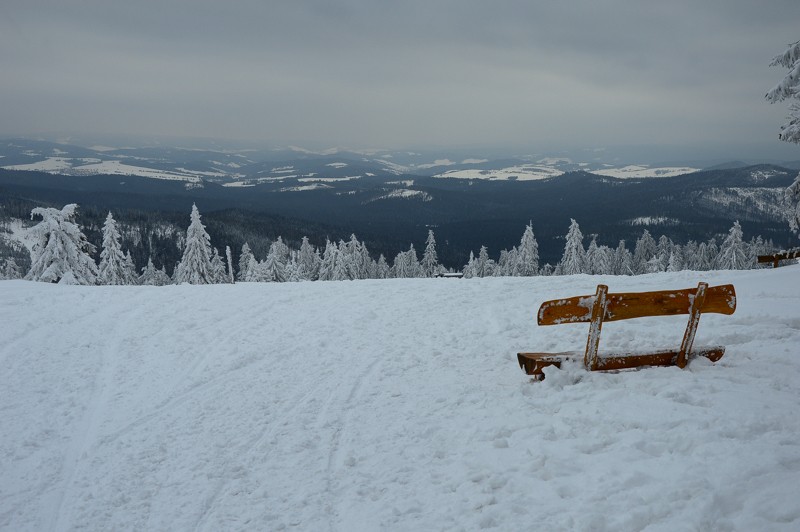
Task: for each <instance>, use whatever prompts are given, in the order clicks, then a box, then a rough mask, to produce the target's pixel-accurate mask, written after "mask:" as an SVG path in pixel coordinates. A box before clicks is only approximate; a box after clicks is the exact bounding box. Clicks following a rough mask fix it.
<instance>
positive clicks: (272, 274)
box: [261, 237, 286, 283]
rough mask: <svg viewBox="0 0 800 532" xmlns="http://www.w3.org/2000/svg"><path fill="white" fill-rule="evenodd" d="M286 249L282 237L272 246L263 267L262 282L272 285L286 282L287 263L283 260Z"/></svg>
mask: <svg viewBox="0 0 800 532" xmlns="http://www.w3.org/2000/svg"><path fill="white" fill-rule="evenodd" d="M284 247H285V245H284V243H283V241H282V240H281V239H280V237H278V240H276V241H275V242H273V243H272V244H271V245H270V247H269V253H268V254H267V258H266V260H265V261H264V263H263V264H262V265H261V268H262V275H263V279H261V280H262V281H266V282H270V283H273V282H274V283H284V282H286V263H285V262H283V261H282V260H281V258H282V256H283V252H284V251H283V248H284Z"/></svg>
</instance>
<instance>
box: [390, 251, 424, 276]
mask: <svg viewBox="0 0 800 532" xmlns="http://www.w3.org/2000/svg"><path fill="white" fill-rule="evenodd" d="M392 269H393V270H394V276H395V277H396V278H398V279H402V278H413V277H420V276H421V275H422V267H421V266H420V265H419V260H418V259H417V251H416V250H415V249H414V244H411V246H410V247H409V248H408V251H401V252H400V253H398V254H397V257H395V259H394V265H393V267H392Z"/></svg>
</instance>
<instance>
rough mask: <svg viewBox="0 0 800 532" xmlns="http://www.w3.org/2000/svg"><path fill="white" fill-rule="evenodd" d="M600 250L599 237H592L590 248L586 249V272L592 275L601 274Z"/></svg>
mask: <svg viewBox="0 0 800 532" xmlns="http://www.w3.org/2000/svg"><path fill="white" fill-rule="evenodd" d="M599 255H600V248H599V247H598V246H597V236H596V235H593V236H592V241H591V242H589V247H588V248H587V249H586V272H585V273H590V274H592V275H596V274H599V273H601V271H600V266H599V265H598V264H597V263H598V261H599V258H600V257H599Z"/></svg>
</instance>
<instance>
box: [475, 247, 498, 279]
mask: <svg viewBox="0 0 800 532" xmlns="http://www.w3.org/2000/svg"><path fill="white" fill-rule="evenodd" d="M473 274H474V276H475V277H491V276H492V275H493V274H494V261H493V260H492V259H490V258H489V251H488V250H487V249H486V246H481V250H480V251H479V252H478V258H477V259H476V260H475V262H474V266H473Z"/></svg>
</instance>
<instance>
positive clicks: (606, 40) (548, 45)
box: [0, 0, 800, 146]
mask: <svg viewBox="0 0 800 532" xmlns="http://www.w3.org/2000/svg"><path fill="white" fill-rule="evenodd" d="M797 20H800V3H798V2H796V1H777V0H776V1H765V2H745V1H720V0H717V1H706V2H696V1H671V2H633V1H607V2H598V1H589V0H580V1H573V2H552V1H548V2H544V1H539V2H531V1H498V2H485V1H480V2H479V1H440V2H437V1H431V0H428V1H425V2H422V1H417V0H409V1H405V2H389V1H383V0H347V1H338V2H329V1H328V2H325V1H318V2H309V1H295V2H272V1H268V2H262V1H239V2H219V1H213V2H212V1H208V0H194V1H160V2H155V1H150V0H146V1H138V2H124V3H123V2H107V1H86V2H55V1H53V2H37V1H35V0H28V1H18V0H7V1H6V2H4V3H3V5H2V6H0V69H1V70H2V72H3V76H2V79H0V102H2V106H1V107H0V134H2V135H14V134H34V133H36V132H40V131H52V130H59V131H70V130H75V131H79V132H80V131H86V132H88V131H92V132H103V131H107V132H109V133H145V134H170V135H198V136H209V137H214V136H221V137H230V138H237V137H238V138H257V139H265V140H271V141H276V142H277V141H280V140H281V139H289V138H291V139H309V140H316V141H321V142H327V143H330V144H341V143H345V142H346V143H351V144H353V143H355V144H359V145H374V144H380V145H404V146H413V145H420V144H426V143H436V144H440V145H441V144H467V143H469V144H479V143H482V142H483V143H487V144H502V143H507V144H511V143H513V144H517V145H530V144H535V143H537V142H539V143H541V142H548V143H551V144H557V143H558V142H563V143H572V144H576V143H577V144H585V145H595V146H596V145H604V144H610V143H634V142H638V141H641V140H642V139H643V138H645V139H652V141H653V142H665V143H672V144H676V143H681V142H698V141H701V140H702V139H704V138H706V139H715V140H719V139H726V138H727V139H730V140H731V142H733V141H736V142H746V141H749V140H753V141H754V142H755V141H761V140H764V138H773V137H774V135H775V132H776V128H777V125H778V124H779V123H780V120H781V119H782V116H783V114H785V112H784V110H782V109H780V108H779V107H778V106H771V107H770V106H768V105H766V104H765V103H764V102H763V101H762V99H761V97H762V95H763V93H764V92H765V91H766V89H767V88H768V87H769V86H771V85H772V84H773V83H774V81H775V80H776V79H778V77H779V76H780V75H781V73H780V72H778V71H777V69H769V68H767V66H766V65H767V64H768V62H769V59H770V58H771V57H772V55H774V54H776V53H778V52H779V51H780V50H781V48H782V47H783V46H784V44H786V43H788V42H791V41H794V40H796V39H798V38H800V36H798V34H797V30H796V21H797ZM764 135H766V137H763V136H764Z"/></svg>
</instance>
